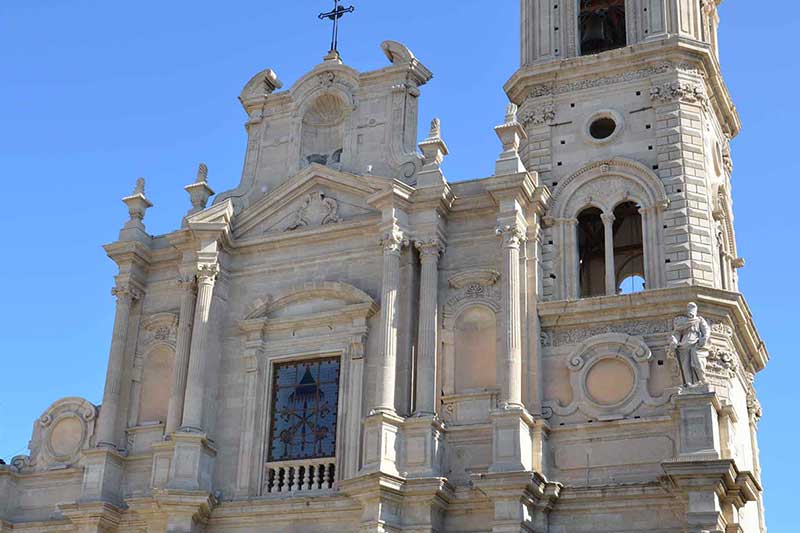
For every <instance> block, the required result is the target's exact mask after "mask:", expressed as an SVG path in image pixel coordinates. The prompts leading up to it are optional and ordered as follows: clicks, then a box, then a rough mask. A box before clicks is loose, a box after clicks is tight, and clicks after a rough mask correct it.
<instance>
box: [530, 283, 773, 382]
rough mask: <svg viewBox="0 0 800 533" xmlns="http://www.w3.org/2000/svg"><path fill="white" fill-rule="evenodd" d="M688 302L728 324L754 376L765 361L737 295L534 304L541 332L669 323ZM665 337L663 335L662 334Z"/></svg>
mask: <svg viewBox="0 0 800 533" xmlns="http://www.w3.org/2000/svg"><path fill="white" fill-rule="evenodd" d="M688 302H695V303H697V304H698V305H699V306H700V313H701V314H702V315H703V316H705V317H707V318H711V319H714V320H715V321H717V322H720V321H722V322H723V323H724V322H725V321H730V324H729V325H730V326H732V327H733V331H734V339H735V340H737V341H738V342H739V344H740V345H741V347H742V351H743V353H742V355H743V356H746V357H747V359H748V360H749V362H750V363H751V364H752V366H753V368H754V370H755V371H756V372H758V371H761V370H763V369H764V368H765V366H766V364H767V362H768V361H769V353H768V352H767V349H766V346H765V345H764V342H763V341H762V340H761V337H759V335H758V331H757V329H756V325H755V322H754V320H753V316H752V314H751V312H750V309H749V307H748V306H747V303H746V301H745V299H744V296H742V295H741V294H740V293H737V292H730V291H724V290H721V289H712V288H707V287H700V286H689V287H675V288H667V289H654V290H649V291H644V292H640V293H636V294H630V295H624V296H603V297H598V298H584V299H581V300H568V301H567V300H561V301H554V302H540V303H539V304H538V311H539V316H540V319H541V324H542V328H553V327H570V326H573V327H574V326H587V327H588V326H589V325H591V324H596V323H604V322H616V321H624V320H633V319H636V320H644V319H648V318H660V319H664V318H666V319H669V320H672V318H674V317H675V316H679V315H681V314H683V313H684V312H685V307H686V304H687V303H688ZM665 335H666V333H665Z"/></svg>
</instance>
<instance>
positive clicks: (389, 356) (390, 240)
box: [375, 228, 408, 413]
mask: <svg viewBox="0 0 800 533" xmlns="http://www.w3.org/2000/svg"><path fill="white" fill-rule="evenodd" d="M381 244H382V245H383V289H382V292H381V352H380V354H381V360H380V361H379V363H378V380H377V381H378V391H377V392H378V394H377V405H376V406H375V411H378V412H386V413H394V412H395V403H394V396H395V390H394V389H395V374H396V371H397V291H398V289H399V286H400V254H401V253H402V250H403V247H404V246H407V245H408V239H406V237H405V235H404V234H403V232H401V231H400V230H399V229H397V228H395V229H393V230H391V231H389V232H388V233H386V235H384V237H383V239H382V241H381Z"/></svg>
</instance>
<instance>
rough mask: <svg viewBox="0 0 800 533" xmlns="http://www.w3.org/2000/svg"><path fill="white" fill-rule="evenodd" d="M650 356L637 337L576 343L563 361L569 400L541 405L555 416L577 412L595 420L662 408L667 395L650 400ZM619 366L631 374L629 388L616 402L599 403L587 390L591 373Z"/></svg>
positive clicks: (618, 335)
mask: <svg viewBox="0 0 800 533" xmlns="http://www.w3.org/2000/svg"><path fill="white" fill-rule="evenodd" d="M652 357H653V354H652V352H651V351H650V348H649V347H648V346H647V344H646V343H645V342H644V339H643V338H642V337H639V336H632V335H627V334H622V333H605V334H601V335H596V336H593V337H590V338H588V339H586V340H585V341H583V342H582V343H581V344H579V345H578V346H577V347H576V349H575V350H574V351H573V352H572V355H570V356H569V357H568V358H567V360H566V366H567V368H568V369H569V370H570V383H571V385H572V401H571V402H570V404H569V405H561V404H560V403H559V402H558V401H549V402H545V403H546V407H548V408H551V409H552V410H553V412H554V413H555V414H556V415H558V416H569V415H572V414H574V413H575V412H577V411H580V412H581V413H583V414H584V415H586V416H589V417H592V418H595V419H598V420H616V419H620V418H624V417H626V416H629V415H630V414H632V413H633V412H634V411H636V410H637V409H638V408H639V407H640V406H641V405H642V404H646V405H650V406H659V405H663V404H665V403H666V402H668V401H669V398H670V395H669V394H664V395H663V396H661V397H658V398H654V397H652V396H651V395H650V392H649V389H648V381H649V379H650V360H651V359H652ZM609 362H611V364H614V362H616V364H617V365H619V364H620V363H621V364H622V365H625V366H626V367H627V368H628V370H629V371H630V372H631V384H630V389H629V390H627V391H624V390H623V391H621V392H622V394H621V398H620V399H619V400H617V401H609V402H607V403H601V401H600V400H598V399H596V398H595V397H593V396H592V391H591V390H590V388H591V386H590V376H591V372H592V371H593V370H594V369H595V368H596V367H597V365H600V364H609Z"/></svg>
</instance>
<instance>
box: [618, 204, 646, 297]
mask: <svg viewBox="0 0 800 533" xmlns="http://www.w3.org/2000/svg"><path fill="white" fill-rule="evenodd" d="M640 208H641V207H640V206H639V205H638V204H636V203H635V202H623V203H621V204H619V205H618V206H617V207H616V208H615V209H614V265H616V273H615V274H616V276H615V282H616V292H617V294H632V293H635V292H641V291H643V290H645V289H646V280H645V264H644V238H643V235H642V215H641V214H640V213H639V210H640Z"/></svg>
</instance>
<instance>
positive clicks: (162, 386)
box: [139, 346, 175, 425]
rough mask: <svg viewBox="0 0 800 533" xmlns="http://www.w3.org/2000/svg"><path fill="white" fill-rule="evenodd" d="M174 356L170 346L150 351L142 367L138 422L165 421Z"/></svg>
mask: <svg viewBox="0 0 800 533" xmlns="http://www.w3.org/2000/svg"><path fill="white" fill-rule="evenodd" d="M174 360H175V356H174V353H173V351H172V349H171V348H168V347H167V346H159V347H158V348H155V349H154V350H153V351H152V352H150V353H149V354H148V356H147V358H146V359H145V362H144V368H143V369H142V392H141V397H140V399H139V424H140V425H142V424H145V423H148V422H162V423H165V422H166V421H167V407H168V405H169V395H170V389H171V387H172V366H173V364H174Z"/></svg>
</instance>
